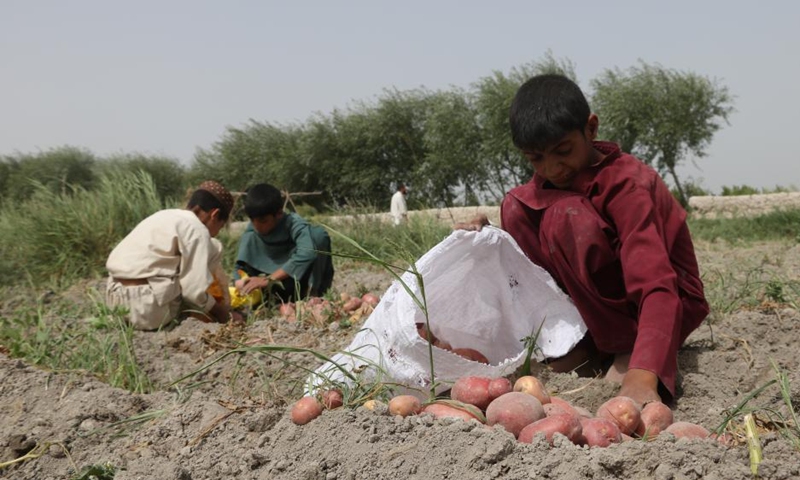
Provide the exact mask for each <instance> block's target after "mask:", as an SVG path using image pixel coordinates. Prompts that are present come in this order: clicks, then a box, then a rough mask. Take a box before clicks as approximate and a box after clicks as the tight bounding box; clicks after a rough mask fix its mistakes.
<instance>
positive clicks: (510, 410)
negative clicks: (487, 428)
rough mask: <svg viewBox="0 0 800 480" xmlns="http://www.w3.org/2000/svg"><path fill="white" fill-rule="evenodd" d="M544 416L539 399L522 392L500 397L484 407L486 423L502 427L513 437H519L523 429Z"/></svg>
mask: <svg viewBox="0 0 800 480" xmlns="http://www.w3.org/2000/svg"><path fill="white" fill-rule="evenodd" d="M544 416H545V415H544V408H542V403H541V402H540V401H539V399H537V398H536V397H534V396H533V395H528V394H527V393H522V392H510V393H506V394H505V395H501V396H499V397H497V398H496V399H494V400H492V403H490V404H489V406H488V407H486V423H487V424H489V425H498V424H499V425H502V426H503V428H505V429H506V430H507V431H509V432H511V434H513V435H514V436H515V437H519V432H521V431H522V429H523V428H525V427H527V426H528V425H530V424H531V423H533V422H535V421H537V420H541V419H542V418H544Z"/></svg>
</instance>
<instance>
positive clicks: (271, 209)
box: [244, 183, 283, 218]
mask: <svg viewBox="0 0 800 480" xmlns="http://www.w3.org/2000/svg"><path fill="white" fill-rule="evenodd" d="M281 210H283V196H282V195H281V191H280V190H278V189H277V188H275V187H273V186H272V185H270V184H268V183H259V184H258V185H254V186H252V187H250V188H249V189H248V190H247V195H246V196H245V198H244V213H246V214H247V216H248V217H249V218H260V217H264V216H267V215H275V214H276V213H278V212H279V211H281Z"/></svg>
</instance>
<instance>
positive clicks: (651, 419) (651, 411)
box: [636, 402, 673, 439]
mask: <svg viewBox="0 0 800 480" xmlns="http://www.w3.org/2000/svg"><path fill="white" fill-rule="evenodd" d="M672 422H673V417H672V410H671V409H670V408H669V407H668V406H666V405H664V404H663V403H661V402H650V403H648V404H647V405H645V406H644V408H643V409H642V421H641V422H639V426H638V427H636V435H638V436H639V437H645V436H647V438H648V439H653V438H655V437H656V435H658V434H659V433H661V432H663V431H664V430H665V429H666V428H667V427H669V426H670V425H672Z"/></svg>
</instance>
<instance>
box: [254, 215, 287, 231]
mask: <svg viewBox="0 0 800 480" xmlns="http://www.w3.org/2000/svg"><path fill="white" fill-rule="evenodd" d="M281 217H283V212H278V213H275V214H270V215H264V216H263V217H257V218H251V219H250V222H251V223H252V224H253V229H255V231H256V232H258V233H259V234H261V235H266V234H268V233H269V232H271V231H273V230H274V229H275V226H276V225H278V221H279V220H280V219H281Z"/></svg>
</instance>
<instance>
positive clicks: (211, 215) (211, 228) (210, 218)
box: [197, 208, 227, 237]
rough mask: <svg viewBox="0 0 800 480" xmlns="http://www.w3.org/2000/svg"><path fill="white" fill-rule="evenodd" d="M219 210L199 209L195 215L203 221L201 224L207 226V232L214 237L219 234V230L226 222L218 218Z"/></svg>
mask: <svg viewBox="0 0 800 480" xmlns="http://www.w3.org/2000/svg"><path fill="white" fill-rule="evenodd" d="M219 214H220V211H219V209H218V208H215V209H213V210H211V211H210V212H203V211H200V212H199V213H198V214H197V217H198V218H199V219H200V221H201V222H202V223H203V225H205V226H206V228H208V233H209V234H210V235H211V236H212V237H216V236H217V235H219V232H220V230H222V228H223V227H224V226H225V224H226V223H227V222H226V221H225V220H220V218H219Z"/></svg>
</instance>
